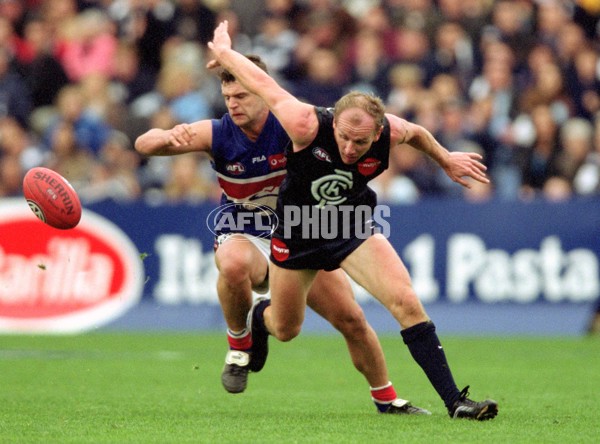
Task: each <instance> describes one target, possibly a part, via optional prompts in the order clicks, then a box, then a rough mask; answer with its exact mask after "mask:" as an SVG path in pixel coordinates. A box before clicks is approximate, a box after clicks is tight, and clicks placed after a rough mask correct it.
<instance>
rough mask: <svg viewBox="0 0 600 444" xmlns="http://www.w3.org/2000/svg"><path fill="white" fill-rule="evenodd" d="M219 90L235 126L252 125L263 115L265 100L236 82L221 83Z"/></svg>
mask: <svg viewBox="0 0 600 444" xmlns="http://www.w3.org/2000/svg"><path fill="white" fill-rule="evenodd" d="M221 92H222V94H223V99H225V106H226V107H227V111H229V115H230V116H231V120H233V123H235V124H236V125H237V126H240V127H246V126H252V124H253V123H254V122H255V121H256V120H258V119H260V118H261V117H262V116H263V115H264V112H265V110H266V105H265V102H263V100H262V99H261V98H260V97H258V96H257V95H256V94H252V93H251V92H250V91H248V90H247V89H246V88H244V87H243V86H242V85H240V84H239V83H238V82H230V83H226V84H222V85H221Z"/></svg>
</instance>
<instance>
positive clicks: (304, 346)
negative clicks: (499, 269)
mask: <svg viewBox="0 0 600 444" xmlns="http://www.w3.org/2000/svg"><path fill="white" fill-rule="evenodd" d="M381 339H382V344H383V346H384V349H385V352H386V356H387V358H388V365H389V368H390V376H391V379H392V381H393V382H394V384H395V386H396V389H397V391H398V393H399V395H400V396H402V397H405V398H408V399H411V400H412V401H413V402H414V404H416V405H419V406H421V407H425V408H427V409H429V410H431V411H432V412H433V415H432V416H430V417H397V416H386V415H377V414H376V413H375V407H374V406H373V404H372V403H371V401H370V396H369V391H368V386H367V384H366V383H365V381H364V380H363V379H362V376H361V375H360V374H359V373H358V372H356V371H355V370H354V369H353V367H352V365H351V363H350V360H349V358H348V356H347V353H346V350H345V347H344V343H343V341H342V339H341V338H340V337H338V336H329V335H326V336H316V335H302V336H301V337H299V338H297V339H296V340H294V341H293V342H291V343H287V344H281V343H276V342H275V341H271V349H272V351H271V355H270V359H269V362H268V364H267V366H266V367H265V369H264V370H263V371H262V372H261V373H258V374H253V375H251V379H250V382H249V387H248V390H247V391H246V392H245V393H244V394H240V395H229V394H227V393H226V392H225V391H224V390H223V389H222V387H221V384H220V379H219V378H220V372H221V368H222V363H223V358H224V351H225V350H224V345H225V339H224V337H223V336H222V335H217V334H170V333H169V334H130V333H123V334H115V333H111V334H104V333H97V334H87V335H81V336H64V337H63V336H58V337H52V336H50V337H45V336H0V443H3V444H4V443H19V444H20V443H370V444H371V443H380V442H381V443H390V442H410V443H447V442H450V443H454V442H456V443H458V442H461V443H465V442H466V443H470V442H473V443H474V442H488V443H554V442H556V443H559V442H560V443H574V442H577V443H595V442H598V439H599V436H600V432H599V430H600V429H599V424H600V420H599V419H598V418H599V417H600V404H599V403H598V395H599V394H600V340H598V339H591V338H570V339H559V338H543V339H542V338H514V337H510V338H458V337H445V338H442V339H443V342H444V348H445V350H446V353H447V355H448V358H449V360H450V363H451V365H452V368H453V371H454V374H455V377H456V380H457V384H458V385H459V386H461V387H462V386H464V385H466V384H470V385H471V395H472V397H473V398H474V399H481V398H485V397H492V398H494V399H496V401H498V402H499V404H500V413H499V415H498V417H497V418H496V419H494V420H492V421H486V422H474V421H467V420H450V419H449V418H448V416H447V414H446V411H445V410H444V407H443V404H442V403H441V401H440V400H439V398H438V397H437V395H436V393H435V392H434V391H433V389H432V388H431V387H430V385H429V384H428V382H427V380H426V378H425V376H424V375H423V374H422V372H421V371H420V369H419V368H418V367H417V365H416V364H415V363H414V362H413V361H412V359H411V358H410V356H409V355H408V352H407V350H406V348H405V346H404V345H403V344H402V342H401V340H400V338H399V337H398V336H383V337H382V338H381Z"/></svg>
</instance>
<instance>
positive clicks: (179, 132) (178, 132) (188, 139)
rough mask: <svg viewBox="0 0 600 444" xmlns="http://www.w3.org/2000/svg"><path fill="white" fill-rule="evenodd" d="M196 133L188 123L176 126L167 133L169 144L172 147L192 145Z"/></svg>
mask: <svg viewBox="0 0 600 444" xmlns="http://www.w3.org/2000/svg"><path fill="white" fill-rule="evenodd" d="M195 135H196V132H195V131H194V130H193V128H192V126H191V125H190V124H189V123H182V124H180V125H176V126H174V127H173V129H171V130H170V131H169V144H170V145H172V146H176V147H179V146H188V145H190V144H191V143H192V140H193V139H194V136H195Z"/></svg>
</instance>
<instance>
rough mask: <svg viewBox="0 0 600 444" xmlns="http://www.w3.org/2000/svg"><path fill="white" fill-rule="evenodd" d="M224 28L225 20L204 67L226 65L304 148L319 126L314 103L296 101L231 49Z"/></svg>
mask: <svg viewBox="0 0 600 444" xmlns="http://www.w3.org/2000/svg"><path fill="white" fill-rule="evenodd" d="M227 29H228V23H227V20H225V21H223V22H221V23H220V24H219V26H217V28H216V29H215V32H214V36H213V40H212V42H209V43H208V47H209V48H210V49H211V50H212V52H213V54H214V56H215V58H216V60H211V61H210V62H208V65H207V67H208V68H215V67H217V66H221V67H223V68H225V69H226V70H227V71H229V72H230V73H231V74H233V76H234V77H235V78H236V80H237V81H238V82H239V83H240V84H242V85H243V86H244V87H245V88H247V89H248V91H250V92H252V93H254V94H256V95H258V96H260V97H261V98H262V99H263V100H264V101H265V103H266V104H267V106H268V107H269V109H270V110H271V112H272V113H273V114H274V115H275V117H277V120H279V122H280V123H281V125H282V126H283V128H284V129H285V130H286V132H287V133H288V135H289V136H290V138H291V139H292V141H293V142H294V149H295V150H297V149H301V148H304V147H305V146H306V145H308V144H309V143H310V142H312V140H313V139H314V137H315V135H316V131H317V129H318V122H317V117H316V114H315V111H314V107H313V106H312V105H309V104H307V103H303V102H301V101H299V100H298V99H297V98H296V97H294V96H293V95H292V94H290V93H289V92H288V91H286V90H285V89H283V88H282V87H281V86H280V85H279V84H278V83H277V82H276V81H275V79H273V78H272V77H271V76H269V75H268V74H267V73H266V72H264V71H263V70H262V69H260V68H259V67H258V66H256V65H255V64H254V63H252V62H251V61H250V60H248V58H247V57H245V56H244V55H243V54H240V53H239V52H237V51H235V50H233V49H232V47H231V37H230V36H229V33H228V30H227Z"/></svg>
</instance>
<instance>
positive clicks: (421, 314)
mask: <svg viewBox="0 0 600 444" xmlns="http://www.w3.org/2000/svg"><path fill="white" fill-rule="evenodd" d="M390 311H391V312H392V314H393V315H394V317H395V318H396V319H398V320H400V321H401V323H404V322H409V323H414V322H419V321H421V320H426V319H427V315H426V313H425V309H424V308H423V304H421V301H420V300H419V298H418V297H417V295H416V293H415V292H414V291H413V290H412V288H409V289H407V290H406V291H403V292H401V293H399V294H398V295H397V296H396V298H394V300H393V302H392V306H391V307H390ZM403 321H404V322H403Z"/></svg>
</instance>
